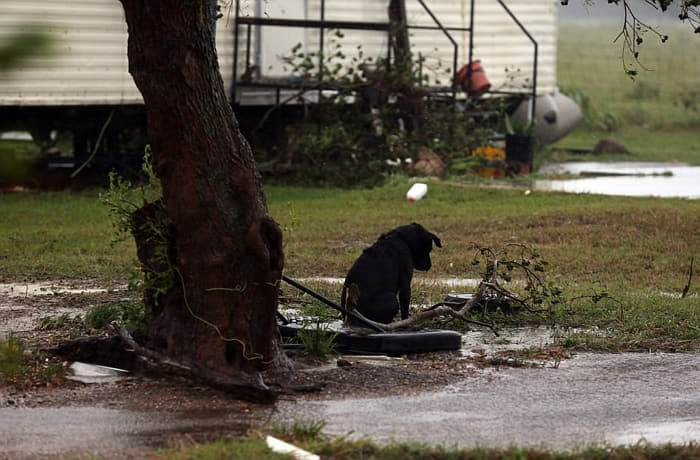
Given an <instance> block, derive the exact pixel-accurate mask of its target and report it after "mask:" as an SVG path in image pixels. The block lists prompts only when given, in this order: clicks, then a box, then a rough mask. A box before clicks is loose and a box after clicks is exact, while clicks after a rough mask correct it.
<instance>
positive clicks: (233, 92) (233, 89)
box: [231, 0, 240, 104]
mask: <svg viewBox="0 0 700 460" xmlns="http://www.w3.org/2000/svg"><path fill="white" fill-rule="evenodd" d="M239 1H240V0H236V6H235V8H236V12H235V17H234V25H233V81H232V82H231V101H232V102H233V103H234V104H235V103H236V91H237V88H236V80H237V79H238V72H237V70H238V69H237V67H238V9H239V5H238V3H239Z"/></svg>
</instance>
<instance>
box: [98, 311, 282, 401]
mask: <svg viewBox="0 0 700 460" xmlns="http://www.w3.org/2000/svg"><path fill="white" fill-rule="evenodd" d="M112 329H113V330H114V331H115V332H116V333H117V334H118V335H119V337H121V339H122V340H123V341H124V342H125V343H126V344H127V346H128V347H130V348H131V349H132V350H133V351H134V353H135V354H136V356H137V358H138V359H139V360H140V361H141V363H143V364H144V365H145V366H146V368H148V369H149V370H150V371H153V372H155V373H157V374H161V375H162V374H165V375H175V376H179V377H185V378H188V379H191V380H194V381H197V382H199V383H203V384H205V385H207V386H210V387H212V388H216V389H218V390H222V391H225V392H226V393H229V394H231V395H232V396H235V397H236V398H240V399H243V400H246V401H250V402H254V403H258V404H274V403H275V401H277V392H275V391H273V390H271V389H270V388H268V387H267V385H265V383H264V382H263V381H262V376H261V375H260V373H255V374H254V375H249V374H244V375H242V376H241V377H243V378H240V379H238V378H234V377H231V376H228V375H222V374H218V373H215V372H212V371H211V370H209V369H207V368H205V367H203V366H200V365H197V364H186V363H181V362H178V361H174V360H173V359H171V358H169V357H167V356H165V355H163V354H161V353H158V352H157V351H154V350H151V349H149V348H145V347H143V346H141V345H139V344H138V343H136V341H135V340H134V338H133V337H132V336H131V334H130V333H129V331H127V330H126V329H124V328H123V327H120V326H118V325H116V324H112ZM245 377H247V378H245Z"/></svg>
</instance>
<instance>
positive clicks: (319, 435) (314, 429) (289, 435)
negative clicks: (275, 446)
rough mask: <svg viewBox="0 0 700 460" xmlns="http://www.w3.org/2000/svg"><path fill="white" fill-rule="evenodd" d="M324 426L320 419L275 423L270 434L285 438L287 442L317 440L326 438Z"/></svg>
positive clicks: (324, 423)
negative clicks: (283, 423)
mask: <svg viewBox="0 0 700 460" xmlns="http://www.w3.org/2000/svg"><path fill="white" fill-rule="evenodd" d="M324 428H326V422H324V421H322V420H317V421H307V422H298V421H295V422H294V423H292V424H291V425H289V424H286V425H279V424H275V425H274V426H273V427H272V435H273V436H275V437H278V438H283V439H286V440H288V441H289V442H309V441H318V440H322V439H327V438H326V436H324V434H323V429H324Z"/></svg>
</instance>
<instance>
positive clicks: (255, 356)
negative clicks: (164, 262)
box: [173, 267, 273, 364]
mask: <svg viewBox="0 0 700 460" xmlns="http://www.w3.org/2000/svg"><path fill="white" fill-rule="evenodd" d="M173 270H174V271H175V273H177V276H178V277H179V278H180V285H181V286H182V298H183V300H184V301H185V307H187V311H189V313H190V315H192V317H193V318H195V319H196V320H199V321H201V322H202V323H204V324H206V325H207V326H210V327H211V328H213V329H214V330H215V331H216V333H217V334H218V335H219V337H220V338H221V340H223V341H224V342H236V343H238V344H240V346H241V347H242V348H243V350H242V351H241V355H242V356H243V359H245V360H247V361H254V360H256V359H260V360H262V359H263V358H264V355H262V354H260V353H253V355H252V356H250V357H248V356H246V355H247V353H246V348H247V347H246V344H245V342H243V341H242V340H241V339H239V338H236V337H226V336H224V334H223V333H222V332H221V329H219V326H217V325H216V324H214V323H212V322H211V321H209V320H207V319H205V318H202V317H201V316H199V315H197V314H196V313H195V312H194V311H193V310H192V308H191V307H190V303H189V302H188V301H187V289H186V288H185V280H184V278H183V276H182V273H180V270H179V269H178V268H177V267H173ZM215 290H216V291H234V292H243V291H244V290H245V286H244V287H243V288H238V287H237V288H235V289H231V288H211V289H207V291H215ZM272 361H273V360H269V361H264V360H263V361H262V362H263V364H270V363H272Z"/></svg>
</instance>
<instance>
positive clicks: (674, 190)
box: [534, 162, 700, 199]
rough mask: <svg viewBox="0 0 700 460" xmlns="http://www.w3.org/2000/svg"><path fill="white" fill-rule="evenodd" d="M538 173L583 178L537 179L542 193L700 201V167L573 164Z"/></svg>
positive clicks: (622, 163)
mask: <svg viewBox="0 0 700 460" xmlns="http://www.w3.org/2000/svg"><path fill="white" fill-rule="evenodd" d="M538 172H539V173H542V174H562V173H569V174H573V175H577V176H579V178H576V179H570V180H537V181H535V185H534V187H535V189H536V190H541V191H547V190H556V191H563V192H572V193H592V194H596V195H618V196H654V197H661V198H690V199H698V198H700V166H688V165H685V164H679V163H640V162H618V163H598V162H572V163H557V164H549V165H545V166H543V167H542V168H541V169H540V170H539V171H538Z"/></svg>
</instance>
